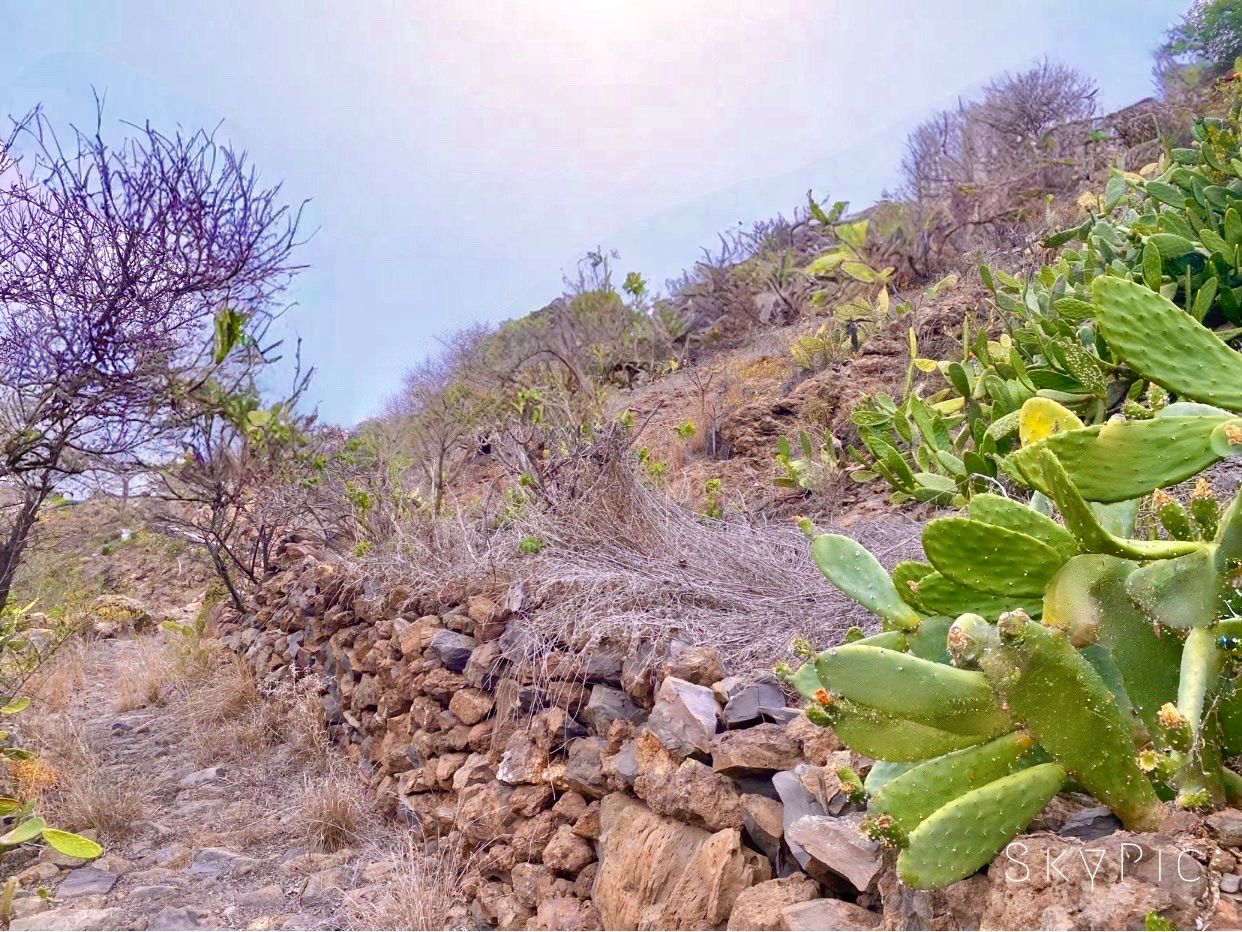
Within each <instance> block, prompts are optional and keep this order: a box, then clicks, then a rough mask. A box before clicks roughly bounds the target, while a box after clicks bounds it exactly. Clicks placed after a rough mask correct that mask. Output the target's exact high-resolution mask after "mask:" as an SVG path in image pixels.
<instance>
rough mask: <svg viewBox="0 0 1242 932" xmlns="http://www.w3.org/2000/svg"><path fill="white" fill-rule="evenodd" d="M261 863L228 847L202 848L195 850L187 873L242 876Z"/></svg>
mask: <svg viewBox="0 0 1242 932" xmlns="http://www.w3.org/2000/svg"><path fill="white" fill-rule="evenodd" d="M260 863H261V862H260V861H259V860H257V859H256V858H252V857H247V856H246V855H244V854H238V853H237V852H236V851H229V850H228V849H227V848H202V849H200V850H199V851H197V852H195V854H194V859H193V860H192V861H191V862H190V866H189V867H187V868H186V870H185V873H186V874H188V875H190V876H191V877H204V876H205V877H223V876H226V875H228V876H233V877H241V876H243V875H245V874H249V873H252V872H253V871H254V870H255V869H256V868H257V867H259V865H260Z"/></svg>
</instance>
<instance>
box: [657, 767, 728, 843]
mask: <svg viewBox="0 0 1242 932" xmlns="http://www.w3.org/2000/svg"><path fill="white" fill-rule="evenodd" d="M634 791H635V793H637V794H638V796H639V798H640V799H643V800H645V801H646V802H647V804H648V805H649V806H650V807H651V808H652V809H653V810H654V811H655V812H657V813H659V814H660V815H666V816H672V817H673V818H676V819H681V820H682V821H686V822H690V823H692V824H694V825H701V826H703V827H704V828H708V829H711V830H712V831H718V830H720V829H723V828H741V827H742V798H741V795H740V794H739V793H738V791H737V786H736V785H735V784H734V782H733V781H732V780H730V779H729V778H728V777H726V776H724V775H723V774H719V773H715V772H714V771H712V769H711V768H710V767H708V766H707V765H705V764H700V763H699V762H698V761H696V760H686V761H682V763H681V766H679V767H678V768H677V769H676V770H672V771H664V770H658V771H653V772H650V773H645V774H639V776H638V779H636V780H635V781H634Z"/></svg>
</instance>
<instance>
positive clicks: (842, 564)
mask: <svg viewBox="0 0 1242 932" xmlns="http://www.w3.org/2000/svg"><path fill="white" fill-rule="evenodd" d="M811 555H812V556H813V557H814V559H815V565H816V566H818V567H819V571H820V572H821V573H823V574H824V575H825V576H827V577H828V579H829V580H830V581H831V582H832V584H833V585H834V586H836V587H837V588H838V589H840V590H841V591H842V592H844V593H845V594H846V595H848V596H849V597H850V598H851V599H853V600H854V601H855V602H857V603H858V604H859V605H861V606H863V607H864V608H866V609H867V610H868V611H871V612H873V613H875V614H876V615H878V616H879V617H880V618H883V619H884V620H885V621H887V622H890V623H891V624H893V625H895V626H897V627H898V628H914V627H917V626H918V623H919V614H918V612H916V611H915V610H914V609H913V608H911V607H910V606H909V605H908V604H906V603H905V602H904V601H903V600H902V598H901V596H900V595H898V594H897V590H896V589H895V588H894V587H893V581H892V580H891V579H889V576H888V573H887V572H885V570H884V567H882V566H880V561H879V560H877V559H876V558H875V557H873V556H872V555H871V552H870V551H868V550H867V548H866V547H864V546H863V545H862V544H860V543H858V542H857V541H856V540H853V539H852V538H849V537H846V536H845V535H844V534H821V535H819V536H818V537H816V538H815V540H814V541H812V543H811Z"/></svg>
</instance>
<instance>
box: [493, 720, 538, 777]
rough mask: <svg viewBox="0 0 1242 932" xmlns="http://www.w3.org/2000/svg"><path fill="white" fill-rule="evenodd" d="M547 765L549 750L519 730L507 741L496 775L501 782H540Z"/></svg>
mask: <svg viewBox="0 0 1242 932" xmlns="http://www.w3.org/2000/svg"><path fill="white" fill-rule="evenodd" d="M547 766H548V752H547V751H545V750H543V748H541V747H539V746H537V745H536V744H535V743H534V742H533V741H531V740H530V736H529V735H527V734H525V733H523V732H520V731H519V732H515V733H514V734H513V736H512V737H510V738H509V740H508V742H506V744H505V750H504V753H503V754H502V755H501V757H500V766H499V767H498V768H497V769H496V776H497V778H498V779H499V780H500V782H501V783H540V782H542V781H543V776H544V770H545V769H546V768H547Z"/></svg>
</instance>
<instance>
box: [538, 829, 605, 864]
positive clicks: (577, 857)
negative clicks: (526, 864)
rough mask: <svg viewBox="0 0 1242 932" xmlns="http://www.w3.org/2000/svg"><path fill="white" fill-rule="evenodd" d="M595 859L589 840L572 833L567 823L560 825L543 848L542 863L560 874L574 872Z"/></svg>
mask: <svg viewBox="0 0 1242 932" xmlns="http://www.w3.org/2000/svg"><path fill="white" fill-rule="evenodd" d="M594 860H595V851H594V849H592V848H591V845H590V843H589V842H587V841H585V840H584V839H582V838H579V837H578V836H577V835H575V834H574V832H573V829H572V828H570V827H569V826H568V825H562V826H561V827H560V828H558V829H557V830H556V832H555V834H553V836H552V838H551V840H550V841H549V842H548V844H547V846H546V847H545V848H544V849H543V863H544V864H545V865H546V866H547V867H550V868H551V869H552V870H554V871H557V872H558V873H561V874H570V875H573V874H576V873H578V871H580V870H582V868H584V867H586V866H587V865H588V864H590V863H591V862H592V861H594Z"/></svg>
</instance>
